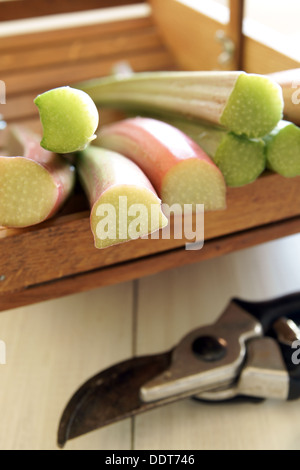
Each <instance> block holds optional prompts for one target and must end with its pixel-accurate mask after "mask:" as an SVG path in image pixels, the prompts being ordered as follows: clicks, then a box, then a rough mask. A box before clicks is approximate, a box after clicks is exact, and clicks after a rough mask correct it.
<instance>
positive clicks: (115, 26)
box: [0, 15, 153, 52]
mask: <svg viewBox="0 0 300 470" xmlns="http://www.w3.org/2000/svg"><path fill="white" fill-rule="evenodd" d="M149 27H153V19H152V18H151V16H147V15H146V16H142V17H137V18H132V19H126V20H124V19H122V18H117V17H116V15H115V16H114V17H113V18H112V19H111V21H99V23H95V24H91V25H88V26H84V25H82V26H76V27H69V28H65V29H60V28H55V29H54V30H49V31H39V32H28V33H26V34H15V35H8V36H1V40H0V51H4V52H7V51H10V52H13V51H14V50H15V51H17V50H20V49H21V50H22V49H27V48H39V47H44V46H47V45H49V44H55V43H56V44H57V45H59V44H61V43H62V42H66V41H70V40H73V39H74V38H80V39H88V38H91V37H98V38H99V39H101V38H103V37H107V36H114V35H116V34H122V33H124V32H135V31H137V30H141V29H144V28H149Z"/></svg>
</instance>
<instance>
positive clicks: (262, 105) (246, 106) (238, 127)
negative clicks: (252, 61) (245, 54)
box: [220, 73, 283, 137]
mask: <svg viewBox="0 0 300 470" xmlns="http://www.w3.org/2000/svg"><path fill="white" fill-rule="evenodd" d="M282 115H283V97H282V90H281V88H280V86H279V85H278V84H277V83H276V82H275V81H274V80H272V79H270V78H269V77H266V76H263V75H256V74H244V73H242V74H240V76H239V77H238V79H237V81H236V83H235V86H234V89H233V91H232V92H231V94H230V96H229V99H228V102H227V104H226V106H225V108H224V111H223V113H222V115H221V118H220V122H221V124H222V125H223V126H225V127H227V128H228V129H230V130H231V131H233V132H234V133H235V134H238V135H241V134H245V135H246V136H248V137H262V136H264V135H266V134H268V133H269V132H271V130H272V129H273V128H274V127H275V126H276V124H277V123H278V122H279V121H280V119H282Z"/></svg>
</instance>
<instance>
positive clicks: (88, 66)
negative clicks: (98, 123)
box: [2, 49, 173, 115]
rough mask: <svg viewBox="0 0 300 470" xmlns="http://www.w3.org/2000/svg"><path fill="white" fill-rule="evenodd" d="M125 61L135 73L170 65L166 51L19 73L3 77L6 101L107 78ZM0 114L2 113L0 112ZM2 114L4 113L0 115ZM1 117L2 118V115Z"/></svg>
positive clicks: (118, 56) (114, 57)
mask: <svg viewBox="0 0 300 470" xmlns="http://www.w3.org/2000/svg"><path fill="white" fill-rule="evenodd" d="M125 59H126V60H127V61H128V62H129V63H130V65H131V67H132V68H133V69H134V70H135V71H140V70H154V69H156V70H158V69H168V68H170V67H171V66H172V64H173V61H172V60H171V58H170V54H169V52H168V51H166V50H162V49H158V50H154V51H147V52H144V51H143V52H139V53H135V54H134V53H131V54H127V55H126V56H125V57H124V55H123V54H120V55H115V56H113V57H110V58H108V59H106V60H99V61H97V60H96V59H95V58H94V60H92V61H85V62H81V63H76V64H72V65H61V66H59V67H56V68H51V69H41V70H38V71H32V72H23V73H18V74H16V75H3V78H2V79H3V80H4V81H5V84H6V90H7V101H8V99H9V96H10V95H11V94H14V93H20V92H21V90H22V93H24V92H29V91H34V92H36V93H40V92H43V91H46V90H48V89H49V88H52V87H56V86H62V85H66V84H67V85H71V84H73V83H74V82H79V81H82V80H87V79H90V78H95V77H98V76H99V77H100V76H104V75H109V74H110V73H111V72H112V68H113V66H114V65H115V64H116V62H118V61H120V60H125ZM3 111H4V110H3ZM3 114H4V113H3ZM4 115H5V114H4Z"/></svg>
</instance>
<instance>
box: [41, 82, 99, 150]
mask: <svg viewBox="0 0 300 470" xmlns="http://www.w3.org/2000/svg"><path fill="white" fill-rule="evenodd" d="M34 103H35V104H36V105H37V107H38V109H39V113H40V119H41V123H42V127H43V138H42V140H41V146H42V147H43V148H45V149H47V150H50V151H52V152H55V153H70V152H75V151H77V150H82V149H84V148H85V147H86V146H87V145H88V144H89V143H90V142H91V141H92V140H94V139H95V138H96V136H95V131H96V129H97V127H98V123H99V114H98V110H97V107H96V105H95V103H94V102H93V100H92V99H91V98H90V96H89V95H88V94H87V93H85V92H84V91H81V90H77V89H75V88H71V87H68V86H65V87H60V88H54V89H52V90H49V91H47V92H45V93H43V94H41V95H38V96H37V97H36V98H35V100H34Z"/></svg>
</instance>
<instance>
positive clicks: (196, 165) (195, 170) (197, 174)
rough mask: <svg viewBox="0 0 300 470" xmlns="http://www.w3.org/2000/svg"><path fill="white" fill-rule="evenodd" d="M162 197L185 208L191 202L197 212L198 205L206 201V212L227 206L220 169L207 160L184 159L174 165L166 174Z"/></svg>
mask: <svg viewBox="0 0 300 470" xmlns="http://www.w3.org/2000/svg"><path fill="white" fill-rule="evenodd" d="M161 198H162V201H163V203H164V204H167V205H168V206H172V205H173V204H179V205H180V207H181V210H182V213H184V212H183V211H185V210H187V209H188V207H186V208H185V207H184V205H185V204H190V208H191V211H192V212H197V204H204V210H205V211H212V210H223V209H225V208H226V185H225V181H224V178H223V175H222V173H221V172H220V170H219V169H218V168H217V167H216V166H215V165H212V164H211V163H210V162H207V161H206V160H200V159H197V158H195V159H194V158H193V159H188V160H184V161H182V162H179V163H178V164H177V165H175V166H174V167H173V168H172V169H171V170H170V171H169V172H168V173H167V175H166V176H165V178H164V181H163V185H162V194H161ZM174 213H175V212H174Z"/></svg>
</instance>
